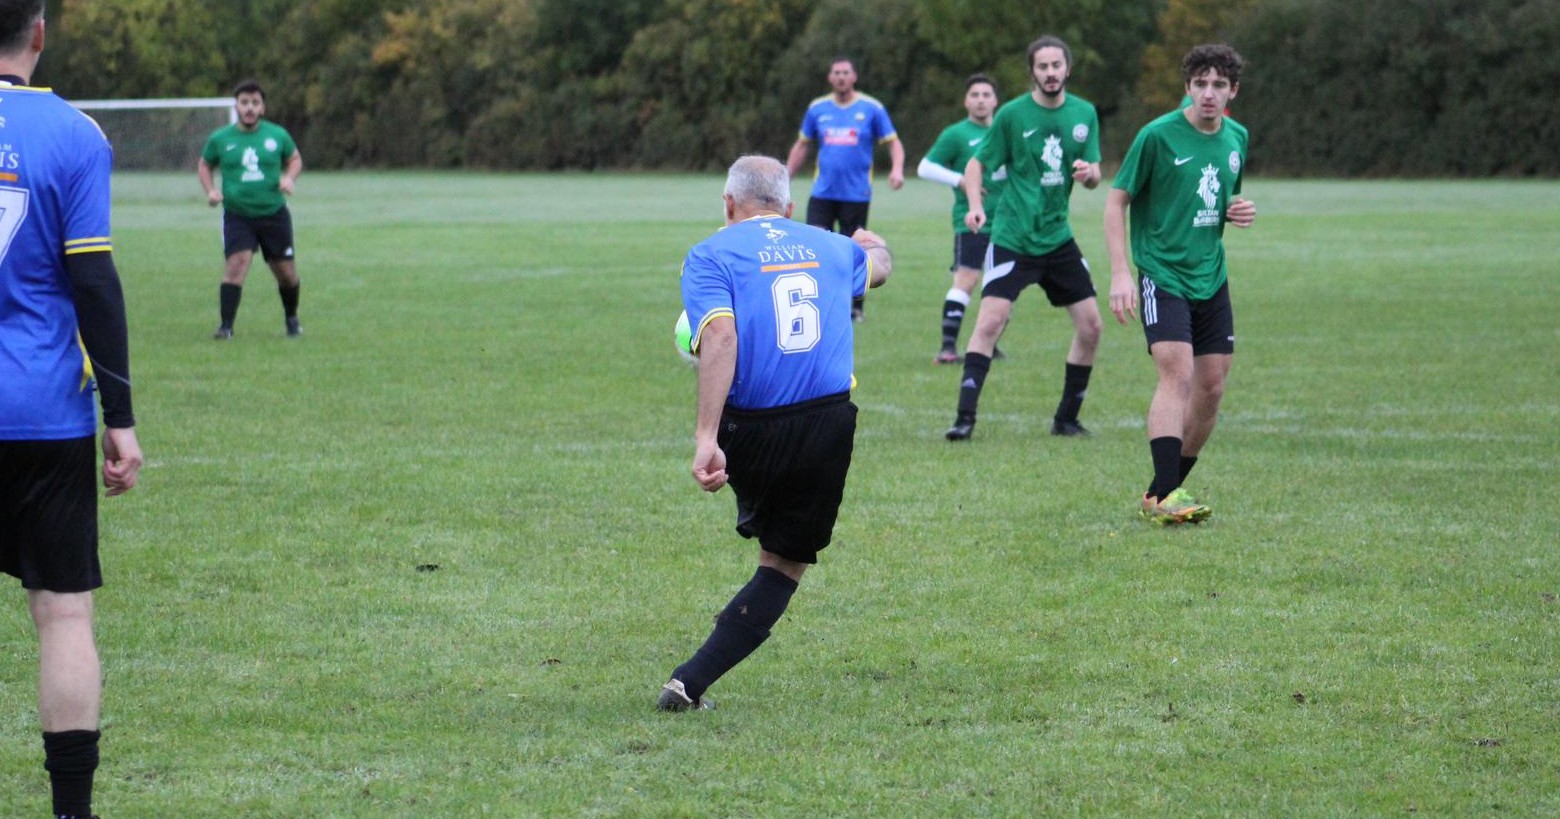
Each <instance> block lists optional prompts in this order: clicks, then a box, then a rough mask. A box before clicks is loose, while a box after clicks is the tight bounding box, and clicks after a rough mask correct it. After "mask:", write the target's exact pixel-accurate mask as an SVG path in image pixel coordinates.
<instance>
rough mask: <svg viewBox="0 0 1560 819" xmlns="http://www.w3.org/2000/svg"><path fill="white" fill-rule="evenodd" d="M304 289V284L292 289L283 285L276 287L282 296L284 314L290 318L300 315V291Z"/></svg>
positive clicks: (301, 283)
mask: <svg viewBox="0 0 1560 819" xmlns="http://www.w3.org/2000/svg"><path fill="white" fill-rule="evenodd" d="M301 289H303V282H299V283H297V284H295V285H293V286H292V287H288V286H286V285H283V284H279V285H277V286H276V292H278V293H280V294H281V296H282V314H283V315H285V316H287V317H288V318H292V317H293V316H296V315H298V291H299V290H301Z"/></svg>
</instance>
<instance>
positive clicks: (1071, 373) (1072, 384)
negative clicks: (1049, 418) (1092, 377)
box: [1056, 363, 1094, 421]
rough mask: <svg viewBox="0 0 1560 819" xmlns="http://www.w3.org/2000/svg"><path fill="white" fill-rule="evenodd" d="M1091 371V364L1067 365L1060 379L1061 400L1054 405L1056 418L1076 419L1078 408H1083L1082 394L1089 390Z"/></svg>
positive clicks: (1062, 419)
mask: <svg viewBox="0 0 1560 819" xmlns="http://www.w3.org/2000/svg"><path fill="white" fill-rule="evenodd" d="M1092 372H1094V366H1093V365H1092V364H1072V363H1069V364H1068V365H1067V374H1066V376H1065V377H1064V378H1063V380H1062V400H1061V403H1059V404H1057V405H1056V420H1058V421H1076V420H1078V410H1080V409H1083V396H1084V394H1085V393H1087V392H1088V391H1089V374H1090V373H1092Z"/></svg>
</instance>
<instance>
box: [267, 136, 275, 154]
mask: <svg viewBox="0 0 1560 819" xmlns="http://www.w3.org/2000/svg"><path fill="white" fill-rule="evenodd" d="M265 149H266V150H267V151H272V152H275V151H276V140H274V139H272V138H271V137H266V138H265Z"/></svg>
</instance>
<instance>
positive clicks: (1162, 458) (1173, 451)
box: [1148, 435, 1181, 500]
mask: <svg viewBox="0 0 1560 819" xmlns="http://www.w3.org/2000/svg"><path fill="white" fill-rule="evenodd" d="M1148 452H1149V455H1151V456H1152V457H1153V459H1154V482H1153V483H1151V484H1149V485H1148V494H1150V495H1152V496H1154V497H1156V498H1159V499H1160V500H1164V498H1165V496H1166V495H1168V494H1170V493H1171V492H1174V491H1175V488H1176V487H1178V486H1180V485H1181V439H1180V438H1172V437H1170V436H1168V435H1166V436H1165V437H1163V438H1155V439H1153V440H1151V441H1149V442H1148Z"/></svg>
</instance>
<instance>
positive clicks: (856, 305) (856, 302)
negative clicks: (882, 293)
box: [850, 296, 867, 313]
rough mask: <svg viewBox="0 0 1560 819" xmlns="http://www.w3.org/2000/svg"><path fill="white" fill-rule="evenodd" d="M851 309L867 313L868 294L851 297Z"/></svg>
mask: <svg viewBox="0 0 1560 819" xmlns="http://www.w3.org/2000/svg"><path fill="white" fill-rule="evenodd" d="M850 309H851V310H852V311H853V312H856V313H865V312H867V297H866V296H852V297H851V299H850Z"/></svg>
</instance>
